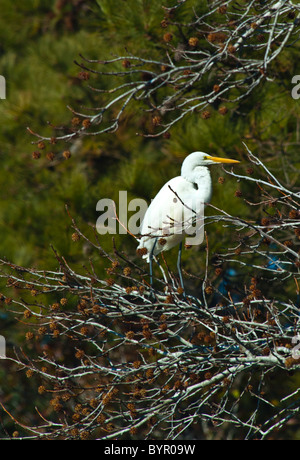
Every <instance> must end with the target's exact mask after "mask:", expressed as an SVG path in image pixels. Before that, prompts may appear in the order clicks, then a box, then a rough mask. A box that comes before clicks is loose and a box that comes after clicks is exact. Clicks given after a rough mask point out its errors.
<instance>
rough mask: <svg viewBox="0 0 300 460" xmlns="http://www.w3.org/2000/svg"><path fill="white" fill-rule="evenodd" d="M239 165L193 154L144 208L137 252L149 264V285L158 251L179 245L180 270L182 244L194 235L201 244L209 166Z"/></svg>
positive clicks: (178, 263) (235, 161) (207, 201)
mask: <svg viewBox="0 0 300 460" xmlns="http://www.w3.org/2000/svg"><path fill="white" fill-rule="evenodd" d="M218 163H230V164H233V163H239V161H237V160H231V159H229V158H218V157H213V156H211V155H209V154H207V153H204V152H193V153H191V154H190V155H188V156H187V157H186V158H185V160H184V161H183V163H182V167H181V175H180V176H177V177H174V178H173V179H171V180H169V181H168V182H167V183H166V184H165V185H164V186H163V187H162V188H161V190H160V191H159V192H158V194H157V195H156V196H155V198H154V199H153V200H152V202H151V204H150V206H149V208H148V209H147V211H146V213H145V216H144V219H143V222H142V225H141V238H140V239H139V245H138V248H137V251H138V252H139V253H140V254H142V255H143V258H145V259H147V262H149V264H150V281H151V284H152V259H153V257H154V258H155V256H156V255H157V254H159V253H160V252H162V251H167V250H169V249H171V248H173V247H174V246H176V245H177V244H179V245H180V247H179V253H178V261H177V267H178V272H179V276H180V282H181V285H182V287H183V281H182V275H181V271H180V261H181V249H182V241H183V239H184V238H185V237H189V236H190V235H191V234H193V233H194V234H196V237H194V240H191V239H189V241H190V242H192V244H200V243H201V242H202V241H203V235H204V231H203V217H204V206H205V204H206V203H209V202H210V199H211V195H212V181H211V176H210V171H209V169H208V168H207V166H209V165H213V164H218Z"/></svg>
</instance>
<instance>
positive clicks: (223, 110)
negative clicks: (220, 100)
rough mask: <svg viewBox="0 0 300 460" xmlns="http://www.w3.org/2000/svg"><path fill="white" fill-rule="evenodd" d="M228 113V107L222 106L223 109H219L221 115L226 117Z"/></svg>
mask: <svg viewBox="0 0 300 460" xmlns="http://www.w3.org/2000/svg"><path fill="white" fill-rule="evenodd" d="M227 112H228V109H227V107H225V106H222V107H220V108H219V113H220V114H221V115H226V113H227Z"/></svg>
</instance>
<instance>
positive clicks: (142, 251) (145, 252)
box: [136, 248, 148, 256]
mask: <svg viewBox="0 0 300 460" xmlns="http://www.w3.org/2000/svg"><path fill="white" fill-rule="evenodd" d="M136 252H137V254H138V255H139V256H144V255H146V254H147V252H148V249H147V248H139V249H137V250H136Z"/></svg>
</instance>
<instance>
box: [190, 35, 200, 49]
mask: <svg viewBox="0 0 300 460" xmlns="http://www.w3.org/2000/svg"><path fill="white" fill-rule="evenodd" d="M198 42H199V40H198V38H197V37H191V38H190V39H189V45H190V46H192V47H193V48H194V47H195V46H197V45H198Z"/></svg>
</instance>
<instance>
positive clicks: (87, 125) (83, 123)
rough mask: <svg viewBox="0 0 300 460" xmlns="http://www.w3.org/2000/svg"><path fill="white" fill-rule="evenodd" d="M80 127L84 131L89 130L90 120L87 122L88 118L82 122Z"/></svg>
mask: <svg viewBox="0 0 300 460" xmlns="http://www.w3.org/2000/svg"><path fill="white" fill-rule="evenodd" d="M82 126H83V127H84V129H87V128H89V127H90V126H91V120H89V119H88V118H86V119H85V120H83V122H82Z"/></svg>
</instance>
